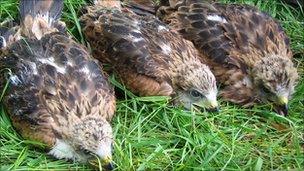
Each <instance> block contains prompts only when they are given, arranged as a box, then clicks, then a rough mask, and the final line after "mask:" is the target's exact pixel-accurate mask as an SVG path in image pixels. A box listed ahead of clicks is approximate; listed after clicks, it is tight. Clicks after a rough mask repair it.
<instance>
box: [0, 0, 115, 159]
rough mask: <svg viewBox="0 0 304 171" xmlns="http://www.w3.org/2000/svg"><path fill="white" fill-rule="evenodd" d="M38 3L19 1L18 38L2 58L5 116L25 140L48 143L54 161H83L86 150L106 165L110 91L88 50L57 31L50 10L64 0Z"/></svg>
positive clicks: (109, 139) (109, 140)
mask: <svg viewBox="0 0 304 171" xmlns="http://www.w3.org/2000/svg"><path fill="white" fill-rule="evenodd" d="M36 2H37V1H35V0H33V1H30V2H28V1H26V2H25V1H22V2H21V9H25V10H22V12H21V14H22V25H21V27H20V30H18V31H17V33H16V34H20V36H18V37H20V39H19V40H15V41H14V42H12V43H11V44H10V45H9V46H7V47H5V49H3V50H2V53H1V55H0V69H1V70H2V71H7V70H9V72H5V73H1V79H0V80H1V85H0V87H1V89H2V88H3V86H4V85H5V81H6V80H7V81H8V83H9V89H8V90H7V92H6V94H5V96H4V99H3V101H4V104H5V106H6V109H7V112H8V114H9V115H10V117H11V119H12V121H13V125H14V127H15V128H16V129H17V130H18V132H19V133H20V134H21V135H22V136H23V137H24V138H27V139H30V140H35V141H39V142H42V143H45V144H47V147H48V148H49V149H50V152H49V153H50V154H52V155H53V156H55V157H57V158H65V159H71V160H76V161H82V162H85V161H87V160H88V159H89V158H90V157H91V156H90V154H86V153H85V152H84V150H88V151H90V152H91V153H94V154H96V155H98V156H100V157H101V158H102V159H103V160H107V162H109V158H110V157H111V148H112V147H111V143H112V141H113V137H112V129H111V126H110V124H109V122H110V121H111V119H112V117H113V115H114V111H115V97H114V92H113V88H112V87H111V86H110V85H109V83H108V80H107V75H106V74H105V73H103V71H102V68H101V66H100V65H99V63H98V61H97V60H95V59H93V58H92V57H91V56H90V54H89V53H88V51H87V49H86V48H85V47H84V46H82V45H80V44H78V43H76V42H75V41H74V40H72V39H71V38H70V37H69V36H68V35H67V34H66V33H62V32H60V29H58V28H57V27H56V23H59V22H60V21H59V20H58V19H59V17H58V11H57V10H55V11H56V14H55V15H53V11H54V10H53V7H52V6H56V9H58V8H59V9H61V7H62V5H63V1H47V2H49V3H53V5H51V6H50V5H47V6H45V5H43V4H41V3H40V2H41V1H39V2H37V3H36ZM45 2H46V1H45ZM29 5H31V6H29ZM60 6H61V7H60ZM39 9H43V10H39ZM37 11H39V12H37ZM46 13H47V14H48V15H45V14H46ZM49 22H52V24H50V23H49ZM60 28H61V27H60ZM63 147H64V148H63ZM60 150H61V151H60ZM62 150H63V151H62Z"/></svg>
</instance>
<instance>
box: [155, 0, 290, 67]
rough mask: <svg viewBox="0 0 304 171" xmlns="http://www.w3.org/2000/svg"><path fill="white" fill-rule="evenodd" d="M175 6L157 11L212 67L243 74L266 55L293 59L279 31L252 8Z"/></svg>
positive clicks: (195, 0)
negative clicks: (216, 66) (236, 70)
mask: <svg viewBox="0 0 304 171" xmlns="http://www.w3.org/2000/svg"><path fill="white" fill-rule="evenodd" d="M177 4H178V5H175V7H174V8H172V7H167V8H163V9H160V10H159V12H158V15H159V16H160V17H161V18H162V19H163V20H164V21H166V22H168V23H170V25H171V26H172V27H174V28H175V29H177V30H178V31H179V32H180V33H181V34H182V35H183V36H184V37H185V38H186V39H188V40H191V41H192V42H193V43H194V44H195V46H196V47H197V48H198V49H199V50H200V51H201V52H203V53H204V54H206V55H207V56H208V58H209V60H211V61H212V62H213V63H214V65H216V64H220V65H221V66H225V68H227V69H229V68H235V67H236V68H239V69H241V70H242V71H243V72H246V68H248V67H252V66H253V65H254V63H255V62H256V61H258V60H259V59H260V58H261V57H262V56H265V53H269V54H280V55H282V56H288V57H291V56H292V54H291V51H290V48H289V40H288V38H287V37H286V35H285V33H284V31H283V29H282V27H281V26H280V25H279V24H278V23H277V22H276V21H275V20H274V19H272V18H271V17H270V16H269V15H268V14H266V13H263V12H259V11H258V10H257V9H256V8H254V7H251V6H248V5H244V4H243V5H237V4H230V5H227V4H220V3H212V4H209V3H204V1H202V0H184V1H179V3H177ZM281 40H283V41H281ZM282 53H283V54H282ZM211 61H210V62H211Z"/></svg>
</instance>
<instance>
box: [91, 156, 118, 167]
mask: <svg viewBox="0 0 304 171" xmlns="http://www.w3.org/2000/svg"><path fill="white" fill-rule="evenodd" d="M89 163H90V164H92V165H93V166H96V167H98V166H99V163H100V162H99V160H98V159H96V158H95V159H93V160H90V162H89ZM101 164H102V167H103V168H104V169H105V170H109V171H110V170H114V168H115V166H114V164H113V161H112V157H110V156H109V157H105V158H104V159H102V160H101Z"/></svg>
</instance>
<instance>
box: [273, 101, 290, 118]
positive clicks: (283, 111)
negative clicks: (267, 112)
mask: <svg viewBox="0 0 304 171" xmlns="http://www.w3.org/2000/svg"><path fill="white" fill-rule="evenodd" d="M275 110H276V112H277V113H278V114H280V115H283V116H287V115H288V98H287V97H285V96H279V97H278V102H277V105H276V108H275Z"/></svg>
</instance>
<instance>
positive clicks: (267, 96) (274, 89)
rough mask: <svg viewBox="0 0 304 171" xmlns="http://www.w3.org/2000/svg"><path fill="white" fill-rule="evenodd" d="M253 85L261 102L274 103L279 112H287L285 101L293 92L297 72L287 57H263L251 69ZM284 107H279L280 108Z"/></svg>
mask: <svg viewBox="0 0 304 171" xmlns="http://www.w3.org/2000/svg"><path fill="white" fill-rule="evenodd" d="M252 77H253V84H254V85H253V86H254V89H255V91H256V94H257V95H258V96H259V98H260V100H261V101H263V102H270V103H274V104H275V106H276V109H277V112H278V113H279V114H284V115H286V114H287V102H288V99H289V98H290V97H291V95H292V93H293V92H294V87H295V86H296V81H297V79H298V74H297V70H296V68H295V67H294V66H293V63H292V61H291V60H290V59H289V58H287V57H286V58H283V57H280V56H270V57H265V58H263V59H262V60H261V61H260V62H258V63H257V64H256V65H255V67H254V68H253V70H252ZM282 107H283V108H284V109H281V108H282Z"/></svg>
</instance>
